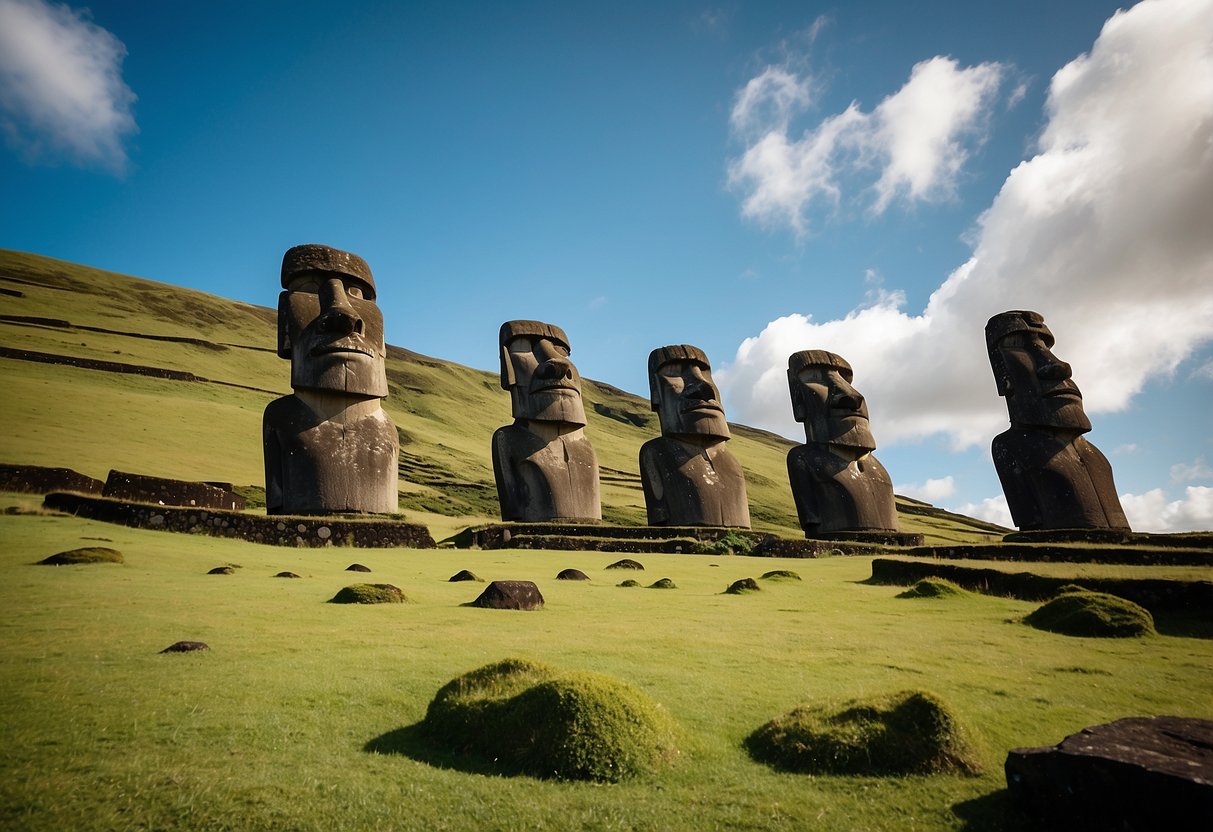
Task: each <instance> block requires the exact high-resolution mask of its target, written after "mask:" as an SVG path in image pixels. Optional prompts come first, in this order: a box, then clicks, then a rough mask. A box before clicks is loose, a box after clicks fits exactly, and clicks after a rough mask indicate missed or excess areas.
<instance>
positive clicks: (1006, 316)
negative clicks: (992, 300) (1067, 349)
mask: <svg viewBox="0 0 1213 832" xmlns="http://www.w3.org/2000/svg"><path fill="white" fill-rule="evenodd" d="M1053 343H1054V338H1053V333H1052V332H1050V331H1049V328H1048V327H1047V326H1045V322H1044V318H1043V317H1042V316H1041V315H1040V314H1038V313H1036V312H1029V311H1024V310H1014V311H1011V312H1002V313H1000V314H998V315H995V316H994V317H992V318H990V320H989V322H988V323H987V324H986V349H987V350H988V351H989V354H990V367H991V368H992V369H993V371H994V380H995V382H996V383H997V385H998V395H1000V396H1002V397H1004V398H1005V399H1006V401H1007V412H1008V414H1009V415H1010V419H1011V427H1010V428H1009V429H1008V430H1006V431H1004V432H1003V433H1000V434H999V435H998V436H996V437H994V442H993V447H992V451H993V456H994V467H995V469H997V471H998V478H999V480H1001V481H1002V490H1003V493H1004V494H1006V497H1007V506H1008V507H1009V508H1010V509H1011V518H1012V519H1013V520H1014V521H1015V525H1016V526H1018V527H1019V528H1020V529H1021V530H1023V531H1028V530H1033V529H1121V530H1125V531H1128V530H1129V522H1128V520H1126V519H1125V513H1124V510H1123V509H1122V508H1121V507H1120V498H1119V497H1117V496H1116V485H1115V484H1114V483H1113V482H1112V466H1111V465H1109V464H1108V460H1107V458H1106V457H1105V456H1104V455H1103V454H1102V453H1100V451H1099V449H1098V448H1096V447H1095V446H1094V445H1092V444H1091V443H1090V442H1088V441H1087V440H1086V439H1085V438H1083V434H1084V433H1086V432H1087V431H1089V430H1090V429H1091V422H1090V420H1089V419H1087V414H1086V413H1085V412H1084V411H1083V407H1082V394H1081V393H1080V392H1079V391H1078V386H1077V385H1075V384H1074V382H1073V381H1072V380H1071V379H1070V365H1069V364H1067V363H1065V362H1064V361H1060V360H1058V358H1057V357H1056V356H1055V355H1053V352H1052V349H1051V348H1052V346H1053Z"/></svg>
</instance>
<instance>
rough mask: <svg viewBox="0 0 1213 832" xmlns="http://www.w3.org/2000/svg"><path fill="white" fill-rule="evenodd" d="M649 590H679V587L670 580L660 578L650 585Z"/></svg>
mask: <svg viewBox="0 0 1213 832" xmlns="http://www.w3.org/2000/svg"><path fill="white" fill-rule="evenodd" d="M649 589H678V587H677V585H675V583H674V582H673V581H672V580H670V579H669V578H658V579H657V580H655V581H653V583H651V584H649Z"/></svg>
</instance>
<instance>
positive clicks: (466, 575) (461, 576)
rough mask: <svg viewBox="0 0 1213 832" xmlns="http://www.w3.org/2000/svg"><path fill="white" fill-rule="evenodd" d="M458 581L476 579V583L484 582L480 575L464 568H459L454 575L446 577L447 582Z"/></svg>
mask: <svg viewBox="0 0 1213 832" xmlns="http://www.w3.org/2000/svg"><path fill="white" fill-rule="evenodd" d="M459 581H476V582H477V583H481V584H482V583H484V578H482V577H480V576H479V575H477V574H476V573H475V572H469V571H468V570H466V569H460V570H459V571H458V572H456V573H455V574H454V575H452V576H451V577H449V578H447V582H448V583H457V582H459Z"/></svg>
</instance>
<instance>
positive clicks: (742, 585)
mask: <svg viewBox="0 0 1213 832" xmlns="http://www.w3.org/2000/svg"><path fill="white" fill-rule="evenodd" d="M760 589H762V587H760V586H759V585H758V581H756V580H754V579H753V578H742V579H740V580H737V581H733V583H731V584H729V588H728V589H726V590H725V593H726V594H727V595H742V594H744V593H746V592H758V591H759V590H760Z"/></svg>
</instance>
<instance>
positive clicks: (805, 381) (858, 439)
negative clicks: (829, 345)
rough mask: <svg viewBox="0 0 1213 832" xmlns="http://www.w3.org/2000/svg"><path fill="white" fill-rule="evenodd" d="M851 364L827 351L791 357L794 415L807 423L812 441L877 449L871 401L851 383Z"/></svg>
mask: <svg viewBox="0 0 1213 832" xmlns="http://www.w3.org/2000/svg"><path fill="white" fill-rule="evenodd" d="M853 378H854V374H853V373H852V371H851V365H850V364H848V363H847V362H846V360H845V359H843V357H842V356H840V355H835V354H834V353H832V352H826V351H825V350H801V351H800V352H794V353H792V354H791V355H790V356H788V388H789V391H790V392H791V394H792V415H793V417H794V418H795V419H796V421H797V422H802V423H803V424H804V431H805V438H806V439H807V441H808V442H810V443H819V444H830V445H846V446H848V447H851V448H859V449H861V450H863V451H874V450H876V440H875V439H873V438H872V431H871V428H870V427H869V425H868V404H867V402H866V401H865V400H864V397H863V396H862V395H860V393H859V391H858V390H856V389H855V388H854V387H852V386H851V380H852V379H853Z"/></svg>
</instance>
